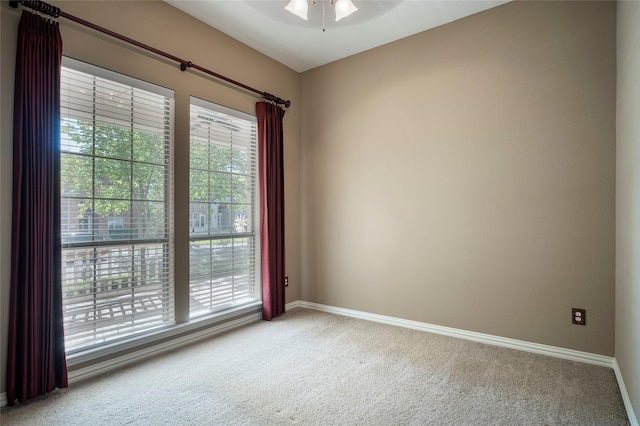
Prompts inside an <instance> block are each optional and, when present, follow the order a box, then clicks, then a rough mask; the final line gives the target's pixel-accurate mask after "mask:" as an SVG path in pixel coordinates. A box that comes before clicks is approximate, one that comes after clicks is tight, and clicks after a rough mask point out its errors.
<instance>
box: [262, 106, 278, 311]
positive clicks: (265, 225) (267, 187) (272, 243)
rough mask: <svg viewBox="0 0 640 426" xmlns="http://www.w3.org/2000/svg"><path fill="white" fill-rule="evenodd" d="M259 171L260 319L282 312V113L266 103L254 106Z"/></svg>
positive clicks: (276, 107)
mask: <svg viewBox="0 0 640 426" xmlns="http://www.w3.org/2000/svg"><path fill="white" fill-rule="evenodd" d="M256 116H257V119H258V158H259V163H260V164H259V169H260V257H261V259H260V261H261V266H262V318H263V319H265V320H267V321H270V320H271V319H272V318H273V317H276V316H279V315H282V314H283V313H284V158H283V141H284V136H283V131H282V118H283V117H284V110H283V109H282V108H280V107H279V106H277V105H274V104H271V103H268V102H258V103H257V104H256Z"/></svg>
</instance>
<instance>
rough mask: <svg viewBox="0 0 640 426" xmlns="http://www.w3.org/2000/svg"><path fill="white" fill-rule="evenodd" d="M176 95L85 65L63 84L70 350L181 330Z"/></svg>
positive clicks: (69, 65) (68, 73) (68, 65)
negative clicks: (176, 279)
mask: <svg viewBox="0 0 640 426" xmlns="http://www.w3.org/2000/svg"><path fill="white" fill-rule="evenodd" d="M173 102H174V101H173V92H172V91H170V90H167V89H165V88H161V87H156V86H153V85H150V84H149V83H146V82H141V81H139V80H135V79H132V78H130V77H126V76H122V75H119V74H116V73H113V72H110V71H107V70H103V69H101V68H97V67H93V66H90V65H88V64H84V63H80V62H78V61H73V60H68V58H65V60H64V62H63V69H62V78H61V117H62V118H61V145H62V154H61V232H62V243H63V250H62V293H63V307H64V327H65V345H66V350H67V352H73V351H78V350H82V349H87V348H90V347H95V346H98V345H101V344H105V343H109V342H112V341H114V340H116V339H122V338H126V337H131V336H133V335H137V334H140V333H145V332H148V331H150V330H154V329H157V328H158V327H164V326H167V325H171V324H174V323H175V315H174V291H173V273H172V268H173V228H172V226H173V225H172V212H173V199H172V194H173V181H172V176H171V173H170V171H171V167H172V161H173V160H172V143H173V142H172V138H173V130H172V128H173V127H172V126H173V123H172V121H173Z"/></svg>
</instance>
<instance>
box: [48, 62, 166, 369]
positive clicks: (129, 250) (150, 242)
mask: <svg viewBox="0 0 640 426" xmlns="http://www.w3.org/2000/svg"><path fill="white" fill-rule="evenodd" d="M62 67H63V68H66V69H69V70H71V71H72V72H79V73H84V74H88V75H90V76H92V77H93V78H99V79H103V80H106V81H107V82H108V83H109V84H110V83H114V84H115V85H121V86H124V87H130V88H131V90H132V95H131V96H134V93H135V90H143V91H145V92H149V93H152V94H153V95H155V96H160V97H162V98H163V99H164V100H163V105H162V106H161V107H160V108H161V109H163V110H164V111H163V116H162V120H163V121H164V126H163V127H162V128H158V129H155V130H159V131H160V133H161V134H162V136H161V138H162V139H161V141H162V145H163V149H164V153H163V160H162V163H158V165H156V166H154V167H162V171H163V175H162V176H163V177H162V188H163V191H162V193H163V197H162V199H161V200H152V199H151V198H148V199H140V200H138V199H137V198H136V195H135V194H134V193H133V192H131V193H130V194H129V198H127V199H126V200H128V202H129V203H131V204H130V206H133V205H134V203H137V202H142V203H156V202H158V201H159V202H161V203H162V205H163V209H162V212H163V213H162V214H163V216H162V222H164V223H163V225H162V228H161V229H162V235H160V236H158V235H153V236H152V235H147V236H145V237H143V238H141V237H139V236H138V231H137V228H136V233H135V235H134V234H133V228H132V229H131V230H130V231H129V235H128V238H123V239H118V238H113V237H111V235H110V234H111V229H110V227H109V225H110V222H111V219H112V216H111V214H109V215H108V216H105V217H104V218H103V219H104V221H106V223H105V224H104V226H105V231H106V235H105V236H104V237H101V236H100V235H99V234H98V233H95V234H94V233H93V231H94V229H93V227H94V226H95V225H94V223H95V212H94V210H93V208H92V207H93V203H95V201H92V207H91V208H89V209H88V211H89V212H90V213H89V214H90V215H91V217H90V218H88V219H87V225H88V226H90V227H91V228H92V229H88V230H87V232H85V233H83V234H86V235H87V236H89V237H90V238H89V240H87V239H86V238H85V237H82V238H81V239H78V240H77V241H74V240H73V239H72V240H66V241H65V238H66V237H64V234H63V233H62V231H63V230H62V229H61V237H62V238H61V239H62V244H61V248H62V253H63V259H62V273H63V276H62V277H61V285H64V284H65V282H66V281H65V275H68V273H66V274H65V268H67V269H68V264H69V259H65V256H64V254H65V252H71V253H72V254H73V251H74V250H83V249H84V250H86V252H87V255H88V256H89V257H87V260H83V262H85V263H87V262H90V263H91V265H92V266H91V267H92V268H93V272H91V274H90V278H85V279H84V281H83V282H84V283H85V286H86V283H89V290H88V291H89V293H87V295H88V296H90V298H91V299H93V300H94V301H93V304H94V306H93V308H92V309H93V312H94V313H93V315H94V318H95V317H96V315H99V314H98V313H97V312H99V311H96V309H98V307H99V306H101V305H100V303H101V301H102V303H104V301H105V300H106V301H108V300H109V298H113V297H114V296H113V294H112V295H111V296H109V295H106V293H105V294H102V296H103V298H101V297H100V295H101V294H100V293H99V291H98V290H99V287H100V286H99V284H98V272H96V270H97V269H100V268H102V265H101V264H102V263H104V259H103V258H102V256H103V255H102V254H99V252H108V253H111V251H110V250H119V251H122V250H123V248H124V250H125V253H126V254H125V260H124V261H123V260H122V258H118V259H117V260H116V261H114V262H112V261H111V260H109V263H108V268H109V269H108V270H107V274H108V275H107V277H112V276H113V275H110V274H111V273H112V272H113V271H116V270H117V271H119V273H121V271H123V270H124V269H123V267H122V262H125V263H127V262H131V268H134V269H135V268H138V269H139V268H141V267H144V266H140V264H137V263H136V258H135V256H136V254H135V253H136V251H137V250H141V253H146V250H147V248H145V247H147V246H149V247H150V249H151V250H152V251H153V252H154V253H155V254H156V256H155V257H154V258H153V259H152V261H153V262H154V263H153V268H155V267H157V268H158V269H157V271H158V272H157V274H158V275H155V272H154V278H153V280H154V281H155V280H156V279H158V280H159V281H158V285H157V286H156V287H157V288H159V289H160V288H161V290H159V291H160V293H159V295H160V298H161V301H162V302H161V303H160V308H159V309H157V310H155V311H153V312H156V313H157V314H156V315H159V316H160V317H162V318H163V319H162V320H160V321H161V322H160V323H157V324H156V325H152V326H145V325H144V324H142V325H143V326H142V327H141V329H138V327H139V326H140V324H141V323H139V322H137V321H140V320H141V318H142V315H141V314H138V311H137V310H136V311H135V313H132V314H131V315H130V316H127V315H126V314H123V315H122V318H121V319H122V320H123V321H124V323H130V324H131V325H130V328H129V329H130V330H131V331H130V332H125V333H123V334H122V335H120V336H118V335H117V334H119V333H120V331H119V327H120V325H115V326H114V328H115V329H117V330H118V333H115V334H114V335H115V336H116V337H111V338H109V337H104V336H103V337H102V338H97V339H95V340H93V341H92V342H91V343H88V344H82V345H75V346H73V347H72V348H71V349H70V348H68V347H67V348H66V354H67V357H69V356H70V355H71V356H73V355H74V354H77V353H86V352H94V351H96V350H98V351H99V350H100V349H101V348H103V347H108V346H113V345H118V344H119V343H120V342H123V341H128V340H133V339H137V338H139V337H141V336H145V335H147V334H150V333H155V332H157V331H158V330H162V329H166V328H170V327H172V326H175V324H176V315H175V282H174V276H175V274H174V270H175V261H174V252H175V249H174V239H175V238H174V210H175V206H174V202H173V198H174V169H173V155H174V153H173V151H174V143H175V142H174V139H175V135H174V127H175V95H174V91H173V90H170V89H167V88H164V87H161V86H157V85H154V84H151V83H148V82H145V81H143V80H139V79H135V78H133V77H129V76H126V75H124V74H120V73H116V72H113V71H110V70H107V69H104V68H101V67H97V66H95V65H91V64H88V63H85V62H81V61H78V60H75V59H72V58H69V57H63V61H62ZM74 99H75V98H74V97H73V95H71V97H70V98H69V100H74ZM132 99H133V98H132ZM63 100H64V96H63V91H62V88H61V103H62V104H63V105H61V115H60V119H61V123H64V121H65V120H66V119H71V120H78V121H79V120H80V119H77V118H75V119H74V118H71V117H73V112H71V114H70V115H69V116H67V115H65V114H64V111H65V109H66V107H65V106H64V103H63V102H62V101H63ZM90 102H91V105H92V107H91V111H88V110H87V109H81V108H80V107H75V108H74V109H72V110H71V111H75V112H76V113H77V114H78V116H80V115H83V114H88V115H90V116H91V117H92V118H91V120H89V122H91V123H93V126H94V127H95V126H96V123H104V124H107V125H113V126H115V127H119V126H118V124H114V123H107V121H108V120H106V119H105V117H106V116H104V117H100V115H96V111H95V109H96V98H95V94H94V95H93V98H92V100H91V101H90ZM139 102H140V101H139ZM167 102H168V111H167ZM131 111H132V112H131V116H130V118H129V121H128V124H130V126H131V129H132V130H131V131H132V132H133V131H134V130H133V129H134V127H135V126H136V125H138V126H140V125H141V124H140V122H139V120H137V119H136V118H134V115H133V114H134V113H133V110H131ZM143 111H144V110H143ZM98 117H100V118H99V119H98ZM114 117H117V115H116V116H114ZM114 120H115V118H114ZM123 128H126V127H123ZM94 132H95V130H94ZM64 134H65V133H64V130H63V126H61V142H62V141H64V140H65V139H64V138H63V137H62V136H63V135H64ZM93 137H94V139H95V135H94V136H93ZM131 143H133V139H132V141H131ZM94 144H95V142H94ZM69 146H71V145H69ZM93 146H94V148H93V153H92V154H82V156H83V158H88V159H91V161H92V164H94V165H93V166H92V167H96V166H95V161H96V160H95V159H100V158H104V157H101V156H100V155H99V154H96V152H95V145H93ZM132 146H133V145H132ZM65 148H66V145H64V144H61V149H60V158H61V161H62V159H63V157H64V156H65V155H67V156H71V157H73V156H74V155H73V154H77V152H75V153H74V152H72V151H68V150H66V149H65ZM132 152H133V151H132ZM132 155H133V154H132ZM122 161H124V162H128V163H129V164H131V166H130V167H131V169H130V172H129V173H130V174H129V177H130V179H133V177H134V174H135V171H134V170H135V169H134V164H138V163H140V160H136V159H134V158H133V157H129V158H128V159H127V158H123V160H122ZM140 164H142V163H140ZM149 164H155V163H149ZM160 164H161V166H160ZM61 171H62V169H61ZM94 173H95V172H94ZM62 183H63V178H62V176H61V185H62ZM92 188H95V186H93V185H92ZM92 191H94V190H92ZM82 197H85V198H86V197H89V198H86V199H88V200H96V199H99V198H100V197H99V196H96V194H95V192H91V195H90V196H84V195H82ZM106 199H107V200H108V198H106ZM60 200H61V203H65V202H68V200H71V198H70V197H69V196H68V194H65V193H63V192H62V190H61V193H60ZM68 214H69V213H68ZM114 217H115V216H114ZM131 217H133V216H131ZM70 221H71V219H70V218H67V222H70ZM119 221H120V222H122V223H123V224H124V219H123V218H122V217H119ZM79 225H80V226H78V229H80V228H81V226H82V223H80V222H79ZM69 229H70V226H69V225H67V230H69ZM79 234H80V233H79ZM105 237H106V238H105ZM157 244H159V248H155V247H154V245H157ZM158 249H159V250H160V255H159V256H160V257H159V258H158V257H157V256H158V255H157V253H158V252H157V250H158ZM151 250H150V251H149V253H148V254H149V255H151ZM145 258H146V257H145ZM74 262H75V261H74ZM158 262H159V264H160V266H158ZM114 265H115V266H114ZM135 265H139V266H137V267H136V266H135ZM142 265H144V262H143V264H142ZM73 268H74V272H73V274H74V275H73V278H71V279H73V280H74V281H76V280H77V279H78V278H77V277H76V276H75V274H76V272H75V265H74V266H73ZM111 268H115V269H113V270H112V269H111ZM134 269H132V271H133V270H134ZM101 274H102V273H101ZM140 276H141V277H143V278H142V279H146V278H144V277H147V275H144V274H143V275H140ZM160 276H161V278H159V277H160ZM100 277H101V278H102V275H100ZM131 279H132V280H133V279H134V278H133V277H131ZM138 279H140V278H138ZM122 280H123V281H124V278H123V279H122ZM127 280H129V278H127ZM131 282H132V283H133V282H134V281H131ZM148 282H149V281H147V283H148ZM91 284H92V285H91ZM128 285H129V284H128ZM131 285H133V284H131ZM124 289H125V285H124V284H122V290H124ZM140 289H141V288H140ZM102 290H103V291H104V288H102ZM136 290H137V289H133V288H131V289H130V293H131V294H132V296H131V297H132V300H134V301H135V300H137V299H136V297H139V296H135V294H136ZM106 291H107V292H108V291H109V289H108V287H107V290H106ZM139 291H144V290H139ZM125 292H129V291H128V290H127V291H125ZM66 293H67V290H64V287H63V294H62V296H63V308H64V310H65V311H66V309H67V306H69V305H72V303H71V302H68V300H69V299H70V298H72V297H76V296H77V295H76V296H68V295H67V294H66ZM96 303H98V305H96ZM131 303H132V305H131V306H132V311H131V312H134V311H133V309H134V308H133V303H134V302H131ZM96 306H98V307H96ZM109 306H110V305H109ZM87 309H91V308H87ZM101 309H105V308H101ZM109 309H110V308H109ZM87 315H89V314H87ZM65 316H66V314H65ZM100 318H101V317H100ZM127 318H128V319H127ZM96 321H97V322H96ZM96 321H93V322H92V321H86V324H84V325H85V326H86V327H88V328H91V327H93V328H94V334H96V333H98V334H104V333H105V330H104V329H102V328H100V327H97V326H96V324H98V323H99V321H101V320H96ZM142 323H144V321H142ZM116 324H120V323H117V322H116ZM98 325H99V324H98ZM96 327H97V328H96ZM96 330H99V331H96ZM69 334H70V333H68V332H67V321H66V319H65V335H66V336H67V335H69ZM66 336H65V341H66V342H68V340H67V338H66Z"/></svg>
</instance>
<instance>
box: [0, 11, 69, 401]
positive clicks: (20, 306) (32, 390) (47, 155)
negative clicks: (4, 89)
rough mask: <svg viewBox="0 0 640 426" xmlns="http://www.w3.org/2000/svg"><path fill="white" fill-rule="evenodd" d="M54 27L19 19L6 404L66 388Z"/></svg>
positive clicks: (58, 43) (29, 17)
mask: <svg viewBox="0 0 640 426" xmlns="http://www.w3.org/2000/svg"><path fill="white" fill-rule="evenodd" d="M61 66H62V38H61V36H60V30H59V27H58V24H57V23H55V22H51V21H49V20H46V19H44V18H42V17H40V16H39V15H35V14H32V13H30V12H28V11H23V13H22V17H21V19H20V24H19V27H18V46H17V53H16V69H15V71H16V74H15V99H14V121H13V133H14V135H13V205H12V208H13V215H12V236H11V293H10V301H9V341H8V353H7V383H6V385H7V403H8V405H14V403H15V401H16V400H17V401H18V402H22V401H26V400H28V399H32V398H35V397H37V396H39V395H43V394H45V393H48V392H51V391H52V390H54V389H55V388H57V387H66V386H67V366H66V359H65V351H64V330H63V318H62V315H63V314H62V291H61V286H60V281H61V276H60V273H61V270H60V268H61V265H60V261H61V258H60V256H61V248H60V72H61Z"/></svg>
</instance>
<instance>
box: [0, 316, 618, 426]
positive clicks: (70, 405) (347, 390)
mask: <svg viewBox="0 0 640 426" xmlns="http://www.w3.org/2000/svg"><path fill="white" fill-rule="evenodd" d="M0 420H1V423H2V425H30V426H35V425H65V426H66V425H90V426H97V425H290V424H300V425H580V426H584V425H626V424H628V422H627V417H626V414H625V410H624V406H623V403H622V399H621V397H620V393H619V390H618V386H617V383H616V380H615V376H614V373H613V371H612V370H611V369H608V368H604V367H597V366H593V365H587V364H582V363H577V362H572V361H565V360H561V359H557V358H550V357H546V356H542V355H536V354H530V353H525V352H520V351H516V350H511V349H505V348H500V347H494V346H489V345H484V344H480V343H474V342H469V341H465V340H459V339H455V338H451V337H445V336H440V335H434V334H428V333H424V332H421V331H415V330H409V329H404V328H398V327H393V326H388V325H383V324H378V323H373V322H367V321H363V320H358V319H353V318H347V317H342V316H337V315H332V314H326V313H321V312H316V311H312V310H306V309H300V308H298V309H294V310H291V311H290V312H287V313H286V314H285V315H284V316H283V317H281V318H279V319H276V320H274V321H272V322H270V323H267V322H257V323H255V324H251V325H248V326H245V327H243V328H240V329H237V330H234V331H231V332H228V333H226V334H223V335H219V336H216V337H214V338H212V339H209V340H206V341H203V342H200V343H197V344H194V345H191V346H189V347H187V348H184V349H181V350H178V351H175V352H172V353H169V354H165V355H160V356H157V357H154V358H152V359H150V360H147V361H145V362H143V363H140V364H139V365H135V366H132V367H129V368H126V369H123V370H120V371H118V372H116V373H111V374H108V375H104V376H101V377H99V378H94V379H91V380H88V381H85V382H82V383H78V384H74V385H73V386H72V387H71V388H69V389H65V390H60V391H56V392H54V393H53V394H51V395H49V396H47V397H44V398H41V399H39V400H37V401H34V402H31V403H27V404H23V405H22V406H19V407H15V408H3V409H2V411H1V412H0Z"/></svg>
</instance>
